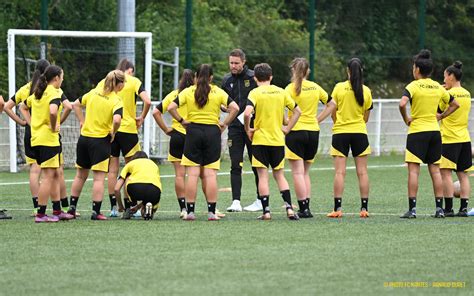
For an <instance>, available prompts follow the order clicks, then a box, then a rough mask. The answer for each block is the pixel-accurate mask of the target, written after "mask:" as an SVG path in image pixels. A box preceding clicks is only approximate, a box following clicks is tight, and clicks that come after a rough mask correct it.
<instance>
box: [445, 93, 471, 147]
mask: <svg viewBox="0 0 474 296" xmlns="http://www.w3.org/2000/svg"><path fill="white" fill-rule="evenodd" d="M448 93H449V94H450V95H451V96H452V97H453V98H454V99H455V100H456V102H458V103H459V108H458V109H457V110H456V111H454V112H453V113H452V114H450V115H449V116H448V117H446V118H444V119H443V120H442V121H441V136H442V141H443V144H451V143H465V142H470V141H471V137H470V135H469V129H468V123H469V112H470V111H471V94H470V93H469V92H468V91H467V90H466V89H465V88H463V87H453V88H451V89H450V90H448ZM439 108H440V110H441V111H444V110H446V109H447V108H448V104H446V103H444V102H442V103H441V104H440V106H439Z"/></svg>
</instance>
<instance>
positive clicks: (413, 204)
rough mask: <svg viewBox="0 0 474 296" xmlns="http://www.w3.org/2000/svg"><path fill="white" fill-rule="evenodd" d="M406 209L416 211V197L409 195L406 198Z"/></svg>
mask: <svg viewBox="0 0 474 296" xmlns="http://www.w3.org/2000/svg"><path fill="white" fill-rule="evenodd" d="M408 209H409V210H410V211H413V210H415V211H416V197H409V198H408Z"/></svg>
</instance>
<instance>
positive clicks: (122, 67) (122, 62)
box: [115, 59, 135, 72]
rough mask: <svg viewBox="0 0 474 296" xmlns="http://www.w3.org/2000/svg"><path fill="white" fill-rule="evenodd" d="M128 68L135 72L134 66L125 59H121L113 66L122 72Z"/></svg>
mask: <svg viewBox="0 0 474 296" xmlns="http://www.w3.org/2000/svg"><path fill="white" fill-rule="evenodd" d="M130 68H132V69H133V72H135V66H134V65H133V63H132V62H130V61H129V60H127V59H121V60H120V62H119V63H118V64H117V67H115V69H116V70H120V71H123V72H125V71H127V70H128V69H130Z"/></svg>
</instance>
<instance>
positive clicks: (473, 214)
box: [467, 208, 474, 216]
mask: <svg viewBox="0 0 474 296" xmlns="http://www.w3.org/2000/svg"><path fill="white" fill-rule="evenodd" d="M467 215H468V216H474V208H472V209H471V210H470V211H469V212H467Z"/></svg>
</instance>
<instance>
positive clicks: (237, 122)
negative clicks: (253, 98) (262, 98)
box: [222, 49, 261, 212]
mask: <svg viewBox="0 0 474 296" xmlns="http://www.w3.org/2000/svg"><path fill="white" fill-rule="evenodd" d="M229 68H230V73H228V74H227V75H225V76H224V79H223V81H222V89H224V90H225V91H226V92H227V94H229V96H230V97H231V98H232V99H233V100H234V101H235V102H236V103H237V104H238V105H239V107H240V111H239V116H237V117H236V118H235V119H234V121H233V122H232V123H231V124H230V126H229V134H228V145H229V154H230V159H231V170H230V183H231V186H232V205H231V206H230V207H229V208H227V211H229V212H240V211H242V206H241V205H240V195H241V188H242V165H243V157H244V147H245V146H247V152H248V155H249V158H250V159H251V158H252V142H251V141H250V139H249V138H248V137H247V134H246V133H245V129H244V125H243V119H241V117H242V116H241V114H242V113H243V111H244V110H245V107H246V106H247V96H248V94H249V92H250V91H251V90H252V89H254V88H256V87H257V84H256V82H255V80H254V79H253V77H254V74H253V70H250V69H248V67H247V66H246V65H245V53H244V52H243V51H242V50H241V49H234V50H232V51H231V52H230V54H229ZM252 170H253V172H254V175H255V182H256V184H257V188H258V176H257V172H256V170H255V169H254V168H252ZM257 190H258V189H257ZM257 197H258V193H257ZM260 209H261V203H260V200H258V198H257V199H256V201H255V202H254V203H253V204H252V205H250V206H248V207H246V208H245V210H249V211H259V210H260Z"/></svg>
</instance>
